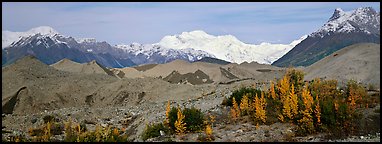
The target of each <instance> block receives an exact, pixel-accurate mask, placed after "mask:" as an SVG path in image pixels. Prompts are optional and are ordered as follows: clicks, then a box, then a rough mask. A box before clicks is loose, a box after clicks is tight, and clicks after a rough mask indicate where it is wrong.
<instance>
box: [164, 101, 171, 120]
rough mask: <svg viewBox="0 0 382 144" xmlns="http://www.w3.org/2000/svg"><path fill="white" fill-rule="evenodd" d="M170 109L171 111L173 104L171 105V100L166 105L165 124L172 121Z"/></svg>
mask: <svg viewBox="0 0 382 144" xmlns="http://www.w3.org/2000/svg"><path fill="white" fill-rule="evenodd" d="M170 111H171V106H170V101H167V106H166V120H165V121H164V124H165V125H168V124H169V123H170V121H169V119H170V118H169V116H170Z"/></svg>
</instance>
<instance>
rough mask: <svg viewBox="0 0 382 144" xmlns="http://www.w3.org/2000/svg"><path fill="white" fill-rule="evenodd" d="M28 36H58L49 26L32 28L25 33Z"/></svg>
mask: <svg viewBox="0 0 382 144" xmlns="http://www.w3.org/2000/svg"><path fill="white" fill-rule="evenodd" d="M27 33H29V34H33V35H34V34H38V33H40V34H41V35H49V36H54V35H56V34H59V33H58V32H57V31H56V30H54V29H53V28H52V27H49V26H40V27H36V28H32V29H30V30H29V31H27Z"/></svg>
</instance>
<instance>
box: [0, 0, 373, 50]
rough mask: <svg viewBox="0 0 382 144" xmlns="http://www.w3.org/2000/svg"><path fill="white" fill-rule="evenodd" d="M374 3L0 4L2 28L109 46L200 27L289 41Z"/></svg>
mask: <svg viewBox="0 0 382 144" xmlns="http://www.w3.org/2000/svg"><path fill="white" fill-rule="evenodd" d="M366 6H369V7H373V8H374V9H375V10H376V11H378V12H380V3H379V2H314V3H313V2H305V3H302V2H269V3H265V2H261V3H260V2H244V3H242V2H241V3H235V2H208V3H206V2H187V3H186V2H160V3H154V2H123V3H120V2H111V3H106V2H82V3H76V2H61V3H59V2H51V3H47V2H45V3H43V2H39V3H38V2H33V3H29V2H24V3H20V2H18V3H12V2H2V30H9V31H27V30H29V29H31V28H34V27H38V26H51V27H53V28H54V29H55V30H57V31H58V32H60V33H61V34H63V35H67V36H73V37H76V38H83V37H91V38H96V39H97V40H98V41H107V42H109V43H110V44H112V45H114V44H122V43H123V44H130V43H132V42H138V43H144V44H147V43H157V42H159V41H160V40H161V39H162V38H163V37H164V36H165V35H174V34H180V33H181V32H184V31H193V30H203V31H205V32H207V33H209V34H212V35H226V34H231V35H234V36H235V37H237V38H238V39H239V40H241V41H243V42H245V43H249V44H259V43H261V42H270V43H283V44H286V43H290V42H291V41H293V40H295V39H298V38H300V37H301V36H303V35H305V34H310V33H311V32H313V31H315V30H317V29H318V28H320V27H321V26H322V25H323V24H324V23H325V22H326V21H327V20H328V19H329V18H330V17H331V15H332V14H333V12H334V9H335V8H342V9H343V10H344V11H350V10H354V9H356V8H359V7H366Z"/></svg>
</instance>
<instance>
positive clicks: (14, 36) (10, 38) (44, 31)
mask: <svg viewBox="0 0 382 144" xmlns="http://www.w3.org/2000/svg"><path fill="white" fill-rule="evenodd" d="M36 34H40V35H46V36H54V35H56V34H58V32H57V31H56V30H54V29H53V28H51V27H49V26H40V27H36V28H32V29H30V30H29V31H27V32H11V31H2V35H1V38H2V44H1V46H2V48H3V49H4V48H5V47H7V46H10V45H11V44H12V43H13V42H17V41H19V40H20V39H22V38H25V37H29V36H33V35H36Z"/></svg>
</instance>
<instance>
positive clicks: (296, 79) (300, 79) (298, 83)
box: [286, 69, 305, 93]
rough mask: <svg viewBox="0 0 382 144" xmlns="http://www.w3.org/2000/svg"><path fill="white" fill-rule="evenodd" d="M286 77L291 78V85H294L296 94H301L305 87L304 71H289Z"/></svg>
mask: <svg viewBox="0 0 382 144" xmlns="http://www.w3.org/2000/svg"><path fill="white" fill-rule="evenodd" d="M286 75H287V76H289V78H290V84H293V85H294V88H295V92H296V93H298V92H300V90H301V88H302V86H303V85H304V75H305V74H304V71H301V70H297V69H288V70H287V73H286Z"/></svg>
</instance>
